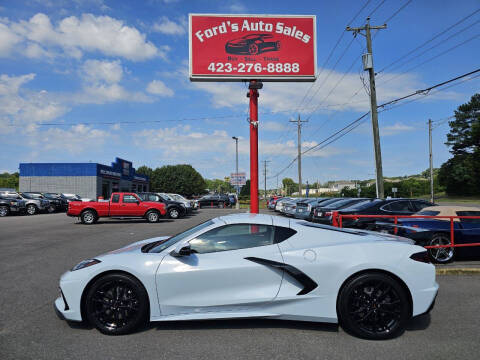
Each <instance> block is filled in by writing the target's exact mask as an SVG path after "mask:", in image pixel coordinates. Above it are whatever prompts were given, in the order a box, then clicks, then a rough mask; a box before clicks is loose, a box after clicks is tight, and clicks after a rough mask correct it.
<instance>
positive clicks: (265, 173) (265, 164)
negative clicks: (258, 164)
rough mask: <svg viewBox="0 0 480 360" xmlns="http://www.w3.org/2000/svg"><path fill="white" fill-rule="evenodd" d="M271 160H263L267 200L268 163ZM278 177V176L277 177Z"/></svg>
mask: <svg viewBox="0 0 480 360" xmlns="http://www.w3.org/2000/svg"><path fill="white" fill-rule="evenodd" d="M269 162H270V160H263V177H264V182H265V194H264V196H265V200H267V164H268V163H269ZM277 179H278V177H277Z"/></svg>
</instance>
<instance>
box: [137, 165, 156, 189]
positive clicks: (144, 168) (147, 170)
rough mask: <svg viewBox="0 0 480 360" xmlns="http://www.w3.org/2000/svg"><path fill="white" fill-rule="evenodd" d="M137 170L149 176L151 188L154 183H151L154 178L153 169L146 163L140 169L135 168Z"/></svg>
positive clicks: (138, 172)
mask: <svg viewBox="0 0 480 360" xmlns="http://www.w3.org/2000/svg"><path fill="white" fill-rule="evenodd" d="M135 172H136V173H137V174H140V175H145V176H148V178H149V182H150V188H151V187H152V185H151V184H152V183H151V180H152V176H153V169H152V168H150V167H148V166H146V165H142V166H140V167H139V168H138V169H135Z"/></svg>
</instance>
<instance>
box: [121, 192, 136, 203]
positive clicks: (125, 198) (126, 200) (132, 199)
mask: <svg viewBox="0 0 480 360" xmlns="http://www.w3.org/2000/svg"><path fill="white" fill-rule="evenodd" d="M123 202H124V203H135V202H137V198H136V197H135V196H133V195H128V194H127V195H123Z"/></svg>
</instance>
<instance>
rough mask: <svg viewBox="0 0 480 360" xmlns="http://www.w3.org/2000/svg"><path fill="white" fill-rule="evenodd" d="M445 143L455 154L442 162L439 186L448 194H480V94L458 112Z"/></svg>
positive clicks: (461, 106)
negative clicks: (443, 187)
mask: <svg viewBox="0 0 480 360" xmlns="http://www.w3.org/2000/svg"><path fill="white" fill-rule="evenodd" d="M449 125H450V132H449V133H448V134H447V142H446V143H445V144H446V145H448V146H450V147H451V148H450V153H452V155H453V157H452V158H451V159H449V160H448V161H447V162H445V163H444V164H442V166H441V167H440V171H439V182H440V185H443V186H445V190H446V192H447V194H449V195H478V194H480V94H475V95H473V96H472V98H471V99H470V101H469V102H468V103H465V104H463V105H460V106H459V107H458V109H457V110H456V111H455V120H453V121H450V122H449Z"/></svg>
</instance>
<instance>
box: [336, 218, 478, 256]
mask: <svg viewBox="0 0 480 360" xmlns="http://www.w3.org/2000/svg"><path fill="white" fill-rule="evenodd" d="M361 218H372V219H394V224H395V225H397V224H398V219H403V218H406V219H448V220H450V244H449V245H433V246H432V245H428V246H425V248H427V249H436V248H451V247H466V246H480V242H476V243H468V244H455V226H454V219H477V220H478V219H480V216H427V215H343V214H339V213H338V211H334V212H333V214H332V225H333V226H335V227H340V228H341V227H343V226H342V225H343V219H355V220H358V219H361ZM479 226H480V225H479ZM397 230H398V229H397V228H395V229H394V233H395V234H396V233H397ZM479 240H480V239H479Z"/></svg>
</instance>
